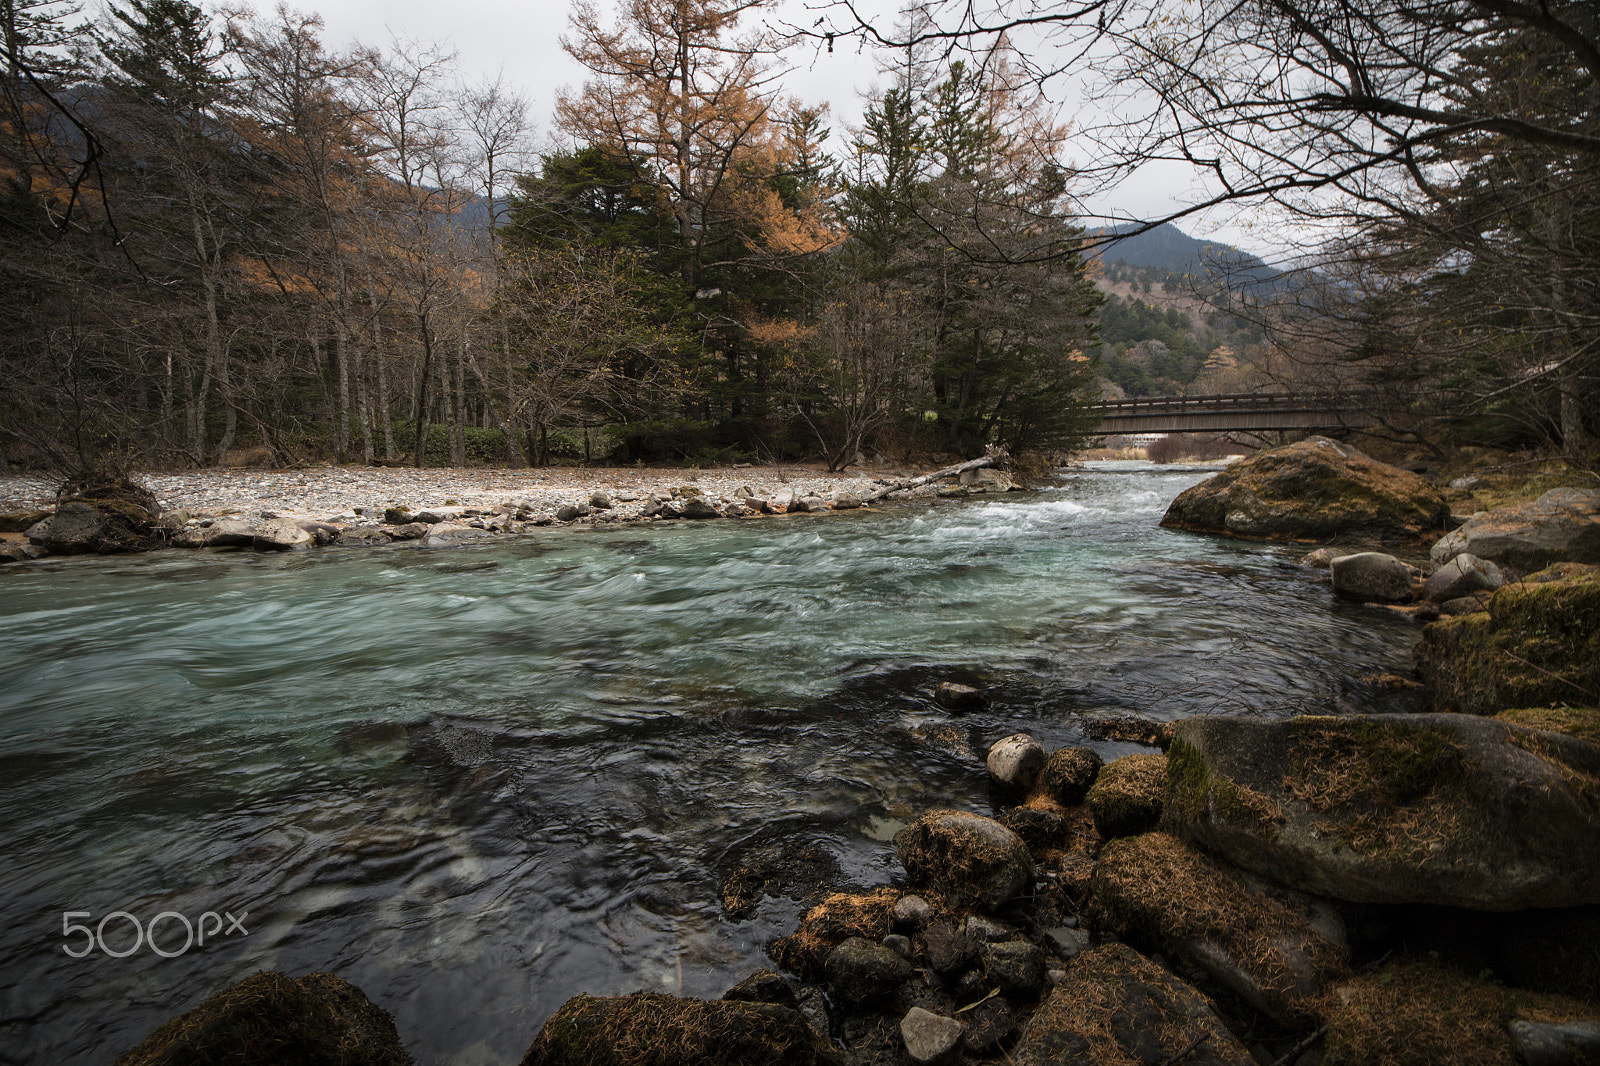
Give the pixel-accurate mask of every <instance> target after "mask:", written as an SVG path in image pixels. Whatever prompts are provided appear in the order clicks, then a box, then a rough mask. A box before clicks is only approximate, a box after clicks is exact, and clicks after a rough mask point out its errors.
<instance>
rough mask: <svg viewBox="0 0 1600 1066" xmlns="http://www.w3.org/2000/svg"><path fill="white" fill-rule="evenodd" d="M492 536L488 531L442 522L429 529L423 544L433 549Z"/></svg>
mask: <svg viewBox="0 0 1600 1066" xmlns="http://www.w3.org/2000/svg"><path fill="white" fill-rule="evenodd" d="M492 536H494V534H493V533H491V532H489V531H488V530H487V529H477V528H474V527H473V526H468V525H462V524H461V523H459V522H440V523H439V524H438V525H436V526H430V527H429V528H428V535H427V536H425V537H424V538H423V539H422V543H423V545H424V546H426V547H429V548H433V547H437V546H439V545H445V544H466V543H469V542H471V541H475V540H485V539H487V538H489V537H492Z"/></svg>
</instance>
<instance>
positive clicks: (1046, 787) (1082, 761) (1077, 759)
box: [1039, 748, 1104, 807]
mask: <svg viewBox="0 0 1600 1066" xmlns="http://www.w3.org/2000/svg"><path fill="white" fill-rule="evenodd" d="M1103 765H1104V763H1103V761H1102V760H1101V758H1100V756H1098V755H1096V754H1095V753H1094V751H1093V750H1092V749H1090V748H1058V749H1056V750H1055V751H1052V752H1051V753H1050V758H1048V759H1046V760H1045V764H1044V769H1043V770H1040V771H1039V788H1041V789H1042V790H1043V791H1044V792H1045V793H1046V794H1047V795H1048V796H1049V797H1050V798H1051V799H1053V800H1055V801H1056V802H1057V803H1059V804H1061V806H1063V807H1076V806H1077V805H1078V804H1080V803H1082V802H1083V798H1084V796H1086V795H1088V793H1089V788H1090V786H1092V785H1093V784H1094V779H1095V777H1096V776H1098V775H1099V773H1100V767H1101V766H1103Z"/></svg>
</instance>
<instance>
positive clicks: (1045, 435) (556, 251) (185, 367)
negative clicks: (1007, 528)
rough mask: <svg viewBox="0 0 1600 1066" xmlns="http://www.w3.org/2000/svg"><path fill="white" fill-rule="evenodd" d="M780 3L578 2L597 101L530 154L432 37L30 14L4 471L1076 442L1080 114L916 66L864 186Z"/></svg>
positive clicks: (513, 114)
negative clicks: (1060, 114) (783, 21)
mask: <svg viewBox="0 0 1600 1066" xmlns="http://www.w3.org/2000/svg"><path fill="white" fill-rule="evenodd" d="M751 6H752V5H749V4H743V3H733V2H729V0H671V2H666V0H632V2H631V3H629V4H628V5H627V6H626V7H625V8H624V9H623V11H622V12H621V13H620V15H619V16H618V17H617V19H616V21H612V19H611V17H610V15H609V13H603V12H601V11H598V10H596V9H595V8H593V7H591V6H589V5H587V4H585V3H581V2H580V3H578V4H576V5H575V6H574V8H573V12H572V15H571V25H570V32H569V34H568V36H567V37H566V38H564V43H565V46H566V48H567V50H568V52H569V53H570V54H571V55H572V56H573V57H574V58H575V59H577V60H578V61H579V62H580V63H581V64H583V66H584V67H585V68H587V70H588V71H589V78H588V80H587V81H586V82H585V83H584V84H583V85H582V86H581V87H579V88H578V89H576V90H573V91H571V92H569V93H568V94H566V95H564V96H562V97H560V98H559V99H558V100H557V101H556V102H555V109H554V112H555V113H554V118H553V120H552V127H553V133H554V135H555V146H554V147H550V148H547V149H546V150H545V151H543V152H542V153H540V154H538V155H535V154H534V152H533V150H532V137H531V129H532V126H533V121H532V117H531V116H530V113H529V107H528V104H527V103H526V101H525V100H523V99H522V98H520V97H519V96H518V95H517V94H516V93H515V92H513V91H511V90H509V89H508V88H507V86H505V85H504V84H501V83H489V84H480V85H472V84H465V83H463V82H462V81H461V80H460V77H459V74H458V72H457V71H456V70H455V69H454V67H453V65H452V61H451V58H450V57H449V56H448V55H446V54H444V53H442V52H441V51H440V50H438V49H437V48H435V47H432V46H430V45H427V44H421V43H416V42H410V41H404V40H398V41H396V42H395V43H394V44H393V45H392V46H390V47H389V48H388V49H385V50H375V49H370V48H365V47H354V48H350V49H346V50H339V49H337V48H333V47H331V46H330V45H329V44H328V43H326V42H325V41H323V40H322V37H321V32H320V31H321V25H320V22H319V20H318V19H317V18H316V17H315V16H313V15H307V14H299V13H296V12H293V11H291V10H289V9H287V8H279V9H278V10H277V11H276V12H274V13H272V14H267V15H257V14H252V13H249V12H235V13H227V14H223V15H219V16H216V17H213V16H212V15H210V14H208V13H207V12H206V11H204V10H202V9H201V8H199V7H197V6H195V5H194V4H192V3H189V2H188V0H120V2H113V3H112V4H111V6H110V7H109V11H108V14H107V16H106V17H105V18H104V19H102V20H100V21H98V22H91V21H89V20H87V19H86V18H85V17H84V15H83V14H82V12H81V11H79V9H78V8H76V7H74V6H72V5H71V4H70V3H67V2H63V0H0V20H3V22H4V26H3V27H0V28H3V31H4V40H5V60H6V70H5V71H4V73H3V75H0V77H3V78H4V89H5V92H4V98H3V101H0V103H3V110H0V178H3V187H0V344H3V346H4V351H5V368H6V379H7V381H6V384H7V387H6V389H5V391H4V399H3V400H0V433H3V435H4V436H3V438H0V461H5V462H9V463H24V464H34V465H44V466H51V467H54V468H58V469H62V470H76V469H81V468H85V467H91V466H95V465H103V464H112V465H122V466H126V465H130V464H145V465H155V466H168V467H170V466H183V465H208V464H214V463H219V462H224V461H227V460H229V459H230V458H234V459H237V458H238V457H240V456H247V457H253V458H254V459H255V461H259V462H263V463H276V464H286V463H294V462H307V461H317V460H325V459H331V460H334V461H340V462H354V461H366V462H390V463H397V462H409V463H414V464H417V465H422V464H424V463H428V464H443V463H449V464H455V465H459V464H465V463H479V462H503V463H508V464H511V465H524V464H528V463H547V462H550V461H552V460H554V459H560V458H594V459H599V458H603V457H604V458H610V459H613V460H628V461H632V460H653V459H676V460H685V459H687V460H693V461H714V460H717V459H733V458H749V459H764V458H775V457H794V456H802V455H804V456H815V457H820V458H821V459H823V460H824V461H826V462H827V463H828V464H829V465H830V467H839V466H842V465H844V464H847V463H850V462H853V461H855V460H856V458H857V456H858V455H859V454H861V453H863V452H871V451H873V450H877V451H879V452H882V453H887V454H896V455H898V456H901V457H903V456H909V455H923V456H931V455H941V454H947V453H955V454H962V455H964V456H965V455H967V454H968V453H975V452H980V451H981V450H982V448H983V446H984V445H988V444H1000V445H1003V446H1005V447H1007V448H1009V449H1011V450H1012V451H1013V452H1019V451H1052V450H1058V449H1062V448H1066V447H1070V446H1072V445H1074V444H1076V443H1078V442H1079V441H1081V440H1082V437H1083V430H1084V428H1085V427H1084V424H1083V418H1082V415H1081V413H1080V408H1081V404H1082V401H1083V400H1084V399H1086V398H1092V397H1093V395H1094V394H1095V387H1094V375H1093V370H1092V368H1091V366H1090V362H1089V359H1088V357H1087V355H1086V352H1087V351H1088V350H1089V349H1090V348H1091V346H1092V345H1093V344H1094V342H1095V339H1094V313H1095V310H1096V308H1097V306H1098V304H1099V302H1100V296H1099V294H1098V293H1097V291H1096V290H1095V288H1094V286H1093V283H1092V279H1091V277H1090V270H1089V268H1088V266H1087V265H1086V263H1085V262H1084V260H1083V259H1082V257H1081V256H1080V255H1079V253H1078V250H1077V249H1078V244H1079V241H1080V235H1081V232H1082V231H1081V229H1080V228H1079V227H1077V226H1076V225H1075V224H1074V222H1073V219H1072V217H1071V216H1070V214H1069V213H1068V211H1067V209H1066V204H1067V197H1068V191H1069V190H1068V180H1067V175H1066V174H1065V173H1064V171H1063V169H1062V165H1061V162H1060V159H1061V155H1062V152H1063V148H1064V139H1065V131H1064V129H1062V128H1061V127H1059V126H1058V125H1056V124H1055V121H1054V118H1053V115H1052V112H1051V109H1050V108H1049V107H1048V106H1046V104H1045V103H1044V101H1043V100H1042V99H1041V98H1040V97H1039V96H1038V95H1037V94H1036V93H1033V92H1030V91H1029V90H1028V88H1027V86H1026V84H1025V83H1024V79H1023V78H1022V77H1021V75H1020V73H1019V71H1018V68H1017V66H1016V64H1015V63H1014V62H1013V61H1011V60H1010V59H1008V57H1007V54H1006V50H1005V49H1004V48H1003V47H1002V48H997V49H991V50H989V51H988V52H986V53H985V55H984V57H982V59H981V61H978V62H970V61H963V60H961V59H953V60H951V59H947V58H945V57H940V56H939V55H937V54H936V53H933V52H931V50H927V49H917V48H912V49H908V50H906V51H905V52H904V53H903V54H902V55H901V57H900V59H899V60H898V64H899V65H898V67H897V69H896V71H895V73H894V75H893V76H892V78H891V82H892V84H891V87H889V88H887V89H886V90H884V91H883V92H882V93H881V94H879V95H878V96H877V97H876V98H874V99H872V100H870V101H868V110H867V117H866V119H865V121H864V123H863V127H862V128H861V129H860V130H857V131H852V132H851V133H849V134H848V136H846V137H843V138H838V140H839V141H841V142H842V143H841V146H840V147H839V148H838V149H837V156H838V158H835V155H834V154H832V153H830V131H829V130H828V128H827V122H826V114H825V111H824V110H823V109H820V108H816V107H811V106H808V105H806V104H805V103H803V102H800V101H795V100H791V99H789V98H787V97H785V96H784V95H783V94H782V93H781V91H780V87H779V85H778V83H777V75H778V73H779V71H780V68H779V66H778V59H777V56H778V52H779V44H780V42H779V41H778V40H776V39H775V38H774V37H773V36H772V35H771V34H770V33H768V32H767V31H765V30H763V29H762V28H761V27H759V26H758V25H756V24H755V23H753V22H752V21H751V20H750V19H748V18H744V17H743V16H746V15H748V13H749V9H750V8H751ZM925 53H927V54H925ZM841 159H842V160H843V162H841V161H840V160H841Z"/></svg>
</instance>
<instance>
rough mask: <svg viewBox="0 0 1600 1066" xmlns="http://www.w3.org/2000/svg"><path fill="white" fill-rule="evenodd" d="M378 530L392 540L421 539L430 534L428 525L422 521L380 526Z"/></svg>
mask: <svg viewBox="0 0 1600 1066" xmlns="http://www.w3.org/2000/svg"><path fill="white" fill-rule="evenodd" d="M378 532H380V533H383V534H385V535H386V536H388V538H389V539H390V540H421V539H422V538H423V537H426V536H427V535H428V527H427V526H425V525H423V524H422V523H421V522H407V523H405V524H404V525H398V526H389V525H384V526H379V527H378Z"/></svg>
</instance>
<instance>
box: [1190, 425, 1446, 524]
mask: <svg viewBox="0 0 1600 1066" xmlns="http://www.w3.org/2000/svg"><path fill="white" fill-rule="evenodd" d="M1449 517H1450V507H1449V505H1448V504H1447V503H1445V500H1444V497H1443V496H1441V495H1440V494H1439V491H1438V490H1437V489H1435V488H1434V487H1433V486H1432V485H1430V484H1428V482H1427V481H1425V480H1423V479H1422V478H1421V477H1418V476H1417V475H1416V474H1412V473H1409V472H1407V471H1405V470H1399V469H1397V468H1395V467H1392V466H1387V465H1385V464H1383V463H1380V462H1378V461H1377V460H1376V459H1372V458H1370V457H1368V456H1366V455H1364V454H1362V453H1361V452H1359V451H1357V450H1356V449H1354V448H1352V447H1350V446H1349V445H1348V444H1341V443H1339V442H1338V441H1333V440H1329V439H1328V438H1327V437H1312V438H1310V439H1309V440H1303V441H1300V442H1299V443H1297V444H1290V445H1288V446H1286V447H1283V448H1274V449H1272V450H1271V451H1266V452H1262V453H1260V454H1259V455H1255V456H1252V457H1251V458H1249V459H1246V460H1243V461H1242V462H1238V463H1235V464H1234V465H1232V466H1230V467H1229V468H1228V469H1227V470H1225V471H1223V472H1222V473H1220V474H1217V475H1216V476H1214V477H1212V478H1210V479H1208V480H1206V481H1202V482H1201V483H1200V484H1198V485H1196V486H1194V487H1193V488H1191V489H1187V490H1186V491H1184V492H1183V493H1182V494H1181V495H1179V496H1178V498H1177V499H1176V500H1173V501H1172V506H1170V507H1168V508H1167V513H1166V516H1165V517H1164V518H1162V519H1161V524H1162V525H1163V526H1167V527H1169V528H1172V529H1188V530H1193V531H1195V532H1197V533H1224V534H1227V535H1229V536H1234V537H1247V538H1250V539H1254V540H1326V539H1329V538H1332V537H1337V536H1344V535H1359V536H1365V537H1376V538H1412V537H1419V536H1422V535H1423V534H1425V533H1427V532H1429V531H1430V530H1439V529H1443V528H1444V527H1445V524H1446V523H1447V521H1448V520H1449Z"/></svg>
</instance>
